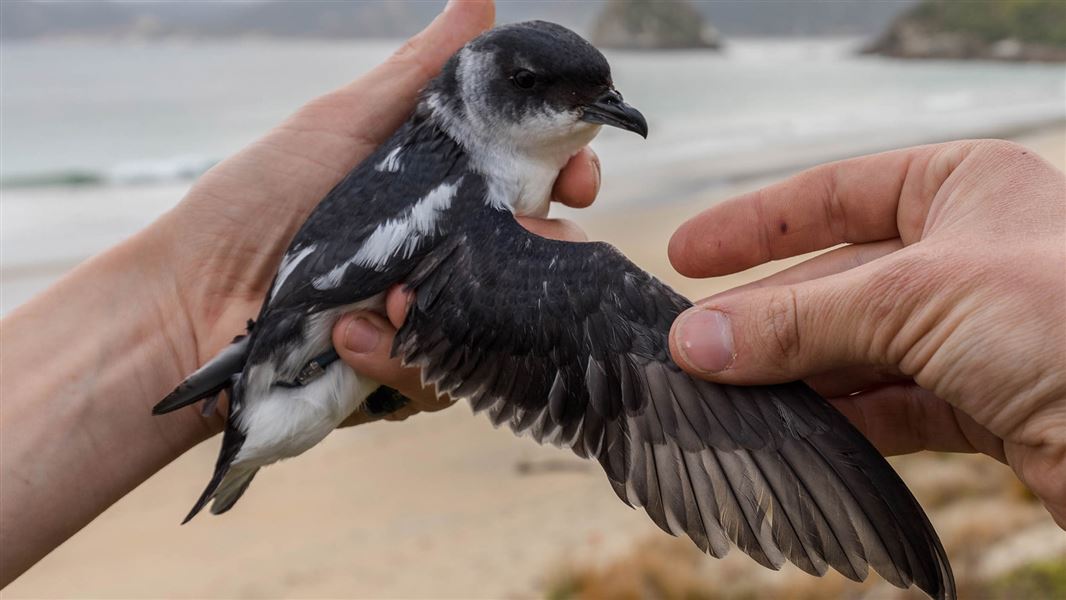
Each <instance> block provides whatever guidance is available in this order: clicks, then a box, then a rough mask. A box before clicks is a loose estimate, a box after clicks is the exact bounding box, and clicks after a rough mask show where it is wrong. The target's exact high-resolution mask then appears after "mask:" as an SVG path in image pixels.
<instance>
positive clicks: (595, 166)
mask: <svg viewBox="0 0 1066 600" xmlns="http://www.w3.org/2000/svg"><path fill="white" fill-rule="evenodd" d="M591 154H592V157H591V158H589V166H590V167H592V172H593V173H595V174H596V194H594V195H598V194H599V193H600V157H599V156H596V153H595V152H592V153H591Z"/></svg>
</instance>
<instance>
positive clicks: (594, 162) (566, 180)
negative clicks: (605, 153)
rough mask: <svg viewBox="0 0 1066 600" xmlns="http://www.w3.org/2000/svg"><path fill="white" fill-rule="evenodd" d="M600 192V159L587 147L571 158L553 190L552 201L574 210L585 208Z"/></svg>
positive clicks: (560, 173)
mask: <svg viewBox="0 0 1066 600" xmlns="http://www.w3.org/2000/svg"><path fill="white" fill-rule="evenodd" d="M599 191H600V159H599V157H598V156H596V153H595V152H593V150H592V148H589V147H588V146H585V147H584V148H582V149H581V150H580V151H578V153H577V154H575V155H573V156H572V157H570V161H569V162H567V163H566V166H565V167H563V170H562V171H560V172H559V178H558V179H556V180H555V187H554V188H553V189H552V199H554V200H555V201H557V202H561V203H563V204H565V205H567V206H571V207H573V208H585V207H586V206H589V205H590V204H592V202H593V201H595V200H596V194H597V193H599Z"/></svg>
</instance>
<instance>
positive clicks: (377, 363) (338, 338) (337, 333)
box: [333, 312, 422, 391]
mask: <svg viewBox="0 0 1066 600" xmlns="http://www.w3.org/2000/svg"><path fill="white" fill-rule="evenodd" d="M395 334H396V330H395V329H393V327H392V325H391V324H390V323H389V322H388V321H387V320H385V319H384V318H382V317H380V316H378V315H376V314H374V313H369V312H362V313H352V314H349V315H345V316H344V317H342V318H341V319H340V320H338V321H337V324H336V325H334V327H333V347H334V348H336V349H337V354H339V355H340V357H341V360H343V361H344V362H346V363H348V366H350V367H352V368H353V369H355V371H356V372H357V373H361V374H363V375H365V376H366V377H368V378H370V379H373V380H374V381H377V382H379V383H382V384H384V385H387V386H389V387H391V388H394V389H398V390H402V391H408V390H411V389H415V390H418V389H421V387H422V386H421V385H420V384H419V379H418V370H417V369H408V368H404V367H402V366H400V360H399V359H396V358H393V357H392V356H391V352H392V339H393V337H394V336H395Z"/></svg>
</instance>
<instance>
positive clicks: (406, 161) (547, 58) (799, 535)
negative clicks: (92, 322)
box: [157, 22, 955, 598]
mask: <svg viewBox="0 0 1066 600" xmlns="http://www.w3.org/2000/svg"><path fill="white" fill-rule="evenodd" d="M602 124H608V125H613V126H619V127H623V128H625V129H629V130H632V131H636V132H638V133H641V134H642V135H644V134H646V133H647V129H646V124H645V123H644V120H643V117H641V116H640V113H638V112H637V111H635V110H634V109H632V108H631V107H629V106H628V105H626V104H625V103H624V102H622V99H621V96H619V95H618V94H617V92H615V91H614V89H613V86H612V83H611V79H610V70H609V67H608V65H607V62H606V60H605V59H604V58H603V56H602V55H600V53H599V52H598V51H596V50H595V49H594V48H593V47H592V46H590V45H589V44H588V43H587V42H585V41H584V40H582V39H581V38H580V37H578V36H577V35H576V34H574V33H572V32H570V31H569V30H566V29H564V28H562V27H560V26H557V25H553V24H549V23H543V22H532V23H523V24H517V25H510V26H506V27H500V28H497V29H494V30H492V31H489V32H487V33H485V34H483V35H482V36H481V37H479V38H477V39H475V40H474V41H472V42H471V43H470V44H468V45H467V46H466V47H465V48H464V49H463V50H461V51H460V52H459V53H457V54H456V56H454V57H453V58H452V59H451V60H450V61H449V62H448V63H447V64H446V66H445V67H444V69H443V71H442V73H441V74H440V76H438V77H437V78H436V79H435V80H434V81H433V82H432V83H431V84H430V85H429V86H428V87H427V88H426V90H424V92H423V95H422V98H421V101H420V103H419V105H418V107H417V109H416V111H415V113H414V114H413V115H412V116H411V118H410V119H409V120H408V121H407V122H406V123H405V124H404V125H403V126H402V127H401V128H400V129H399V130H398V131H397V132H396V133H395V134H394V135H393V136H392V138H390V139H389V141H388V142H386V143H385V144H384V145H383V146H381V147H380V148H379V149H378V150H377V151H376V152H375V153H374V154H373V155H372V156H370V157H369V158H367V159H366V160H365V161H364V162H363V163H362V164H360V165H359V166H357V167H356V168H355V169H354V170H353V171H352V172H351V173H350V174H349V175H348V176H347V177H345V178H344V180H343V181H341V182H340V183H339V184H337V186H336V187H335V188H334V189H333V190H332V191H331V192H330V193H329V194H328V195H327V196H326V198H325V199H324V200H323V201H322V202H321V204H320V205H319V206H318V208H317V209H316V210H315V212H314V213H313V214H312V215H311V217H310V218H309V219H308V221H307V223H306V224H305V225H304V226H303V228H302V229H301V230H300V231H299V233H298V234H297V235H296V238H295V239H294V240H293V242H292V245H291V247H290V248H289V250H288V252H287V253H286V255H285V257H284V259H283V261H282V263H281V265H280V267H279V269H278V274H277V276H276V278H275V281H274V284H273V286H272V289H271V291H270V293H269V296H268V298H267V300H266V302H265V303H264V305H263V308H262V310H261V311H260V314H259V317H258V318H257V319H256V321H255V324H254V326H253V327H250V328H249V332H248V335H247V336H246V337H241V338H238V339H237V340H235V343H234V345H233V346H231V347H230V348H229V349H227V350H224V351H223V352H222V353H221V354H220V355H219V356H218V357H217V358H216V359H214V360H212V361H211V362H209V363H208V364H207V365H205V366H204V367H203V368H202V369H200V370H199V371H197V372H196V373H195V374H193V375H192V376H190V377H189V379H188V380H186V382H183V383H182V384H181V386H179V387H178V388H177V389H176V390H175V392H174V393H172V394H171V395H170V396H168V397H167V398H166V399H164V400H163V401H162V402H161V403H160V404H159V405H158V406H157V412H166V411H169V410H173V409H175V408H178V407H180V406H184V405H187V404H190V403H192V402H194V401H196V400H198V399H200V398H204V397H208V396H211V395H213V394H216V393H217V392H218V391H219V390H221V389H224V388H226V389H229V390H230V398H231V400H230V414H229V418H228V421H227V426H226V430H225V434H224V437H223V444H222V450H221V452H220V456H219V461H218V464H217V466H216V472H215V475H214V477H213V478H212V480H211V482H210V484H209V485H208V487H207V489H206V490H205V491H204V494H203V496H202V497H201V498H200V500H199V501H198V502H197V503H196V505H195V507H194V508H193V510H192V512H191V513H190V515H189V517H188V518H192V516H194V515H195V514H196V513H197V512H198V511H199V510H200V509H201V508H203V506H205V505H206V503H207V502H209V501H211V500H214V504H213V506H212V512H215V513H219V512H223V511H225V510H228V509H229V508H230V507H231V506H232V505H233V503H234V502H236V500H237V499H238V498H239V497H240V495H241V494H242V493H243V492H244V491H245V489H246V488H247V486H248V484H249V482H250V481H251V479H252V477H253V476H254V475H255V473H256V471H257V470H258V469H259V468H260V467H262V466H264V465H267V464H270V463H273V462H275V461H277V460H279V459H282V458H287V457H291V456H295V455H297V454H300V453H302V452H303V451H305V450H307V449H308V448H310V447H311V446H313V445H314V444H316V443H318V442H319V441H320V440H321V439H322V438H324V437H325V436H326V434H328V433H329V432H330V431H331V430H332V429H333V428H334V427H336V425H338V424H339V423H340V422H341V421H343V420H344V418H346V417H347V416H348V415H349V414H350V413H352V412H353V411H354V410H356V409H357V408H358V407H360V406H361V405H362V403H363V402H364V401H365V400H366V398H367V397H368V396H370V395H371V394H372V393H374V392H375V390H377V389H378V388H379V386H378V384H377V383H376V382H373V381H369V380H367V379H366V378H365V377H363V376H360V375H357V374H356V373H354V372H352V371H351V370H350V369H349V368H348V367H347V366H346V365H344V364H342V363H341V362H339V361H335V360H329V359H328V358H326V359H324V358H323V357H329V355H330V352H331V350H332V348H331V342H330V332H331V330H332V327H333V325H334V324H335V322H336V320H337V318H338V317H339V316H340V315H341V314H342V313H344V312H347V311H350V310H353V309H355V308H360V307H361V308H368V309H372V310H381V308H382V299H383V294H384V293H385V291H386V290H387V289H388V288H389V286H391V285H393V284H396V283H405V284H407V285H408V286H409V288H410V289H411V290H413V292H414V297H415V300H414V302H413V303H412V306H411V307H410V309H409V312H408V315H407V318H406V321H405V323H404V325H403V327H402V328H401V329H400V331H399V332H398V334H397V337H396V341H395V346H394V348H393V350H394V352H395V353H396V354H397V355H399V356H400V357H401V358H402V359H403V360H404V361H405V362H406V363H408V364H412V365H417V366H419V367H420V368H421V369H422V373H423V378H424V380H425V381H426V382H430V383H433V384H435V385H436V387H437V390H438V392H440V393H442V394H445V393H446V394H449V395H451V396H452V397H455V398H467V399H468V400H469V401H470V402H471V404H472V406H473V408H474V409H475V410H476V411H486V412H487V413H488V415H489V418H490V419H491V420H492V422H493V423H494V424H496V425H500V424H507V425H508V426H509V427H511V428H512V429H513V430H514V431H516V432H517V433H528V434H529V435H531V436H532V437H533V438H534V439H535V440H537V441H538V442H551V443H554V444H557V445H561V446H565V447H569V448H571V449H572V450H573V451H574V452H575V453H577V454H578V455H580V456H583V457H589V458H594V459H595V460H597V461H598V462H599V463H600V464H601V465H602V467H603V469H604V471H605V472H606V473H607V477H608V480H609V481H610V483H611V485H612V487H613V488H614V490H615V492H616V493H617V494H618V496H619V498H621V499H622V500H623V501H625V502H627V503H628V504H630V505H633V506H640V507H644V509H645V510H646V511H647V513H648V515H649V516H650V517H651V518H652V519H653V520H654V521H655V523H656V524H658V525H659V527H661V528H662V529H664V530H666V531H668V532H671V533H674V534H681V533H684V534H686V535H688V536H689V537H690V538H691V539H692V540H693V541H694V542H695V543H696V544H697V545H698V546H699V547H700V548H702V549H703V550H704V551H707V552H709V553H711V554H713V555H714V556H719V557H720V556H723V555H724V554H725V553H726V552H727V551H728V549H729V543H730V542H733V543H735V544H737V545H738V546H739V547H740V548H741V549H742V550H744V552H746V553H747V554H749V555H751V556H752V557H753V558H754V559H755V560H757V561H758V562H760V563H761V564H763V565H765V566H767V567H769V568H773V569H777V568H780V566H781V565H782V564H783V563H784V562H785V561H786V560H788V561H791V562H793V563H795V564H796V565H797V566H799V567H800V568H801V569H803V570H805V571H807V572H809V573H812V574H815V575H821V574H824V573H825V572H826V570H827V569H828V568H829V567H832V568H834V569H836V570H837V571H839V572H841V573H843V574H844V575H845V576H847V577H849V578H851V579H855V580H862V579H864V578H865V577H866V574H867V571H868V568H869V567H871V566H872V567H873V568H874V569H875V570H877V571H878V572H879V573H880V574H881V575H882V576H883V577H884V578H885V579H887V580H888V581H890V582H892V583H893V584H895V585H897V586H901V587H908V586H910V585H917V586H918V587H920V588H921V589H922V590H924V591H926V592H927V593H928V594H929V595H930V596H933V597H935V598H953V597H954V596H955V588H954V582H953V579H952V575H951V571H950V567H949V565H948V561H947V558H946V556H945V553H944V550H943V548H942V546H941V544H940V541H939V539H938V538H937V536H936V533H935V531H934V530H933V528H932V526H931V525H930V523H929V521H928V519H927V518H926V516H925V514H924V512H923V511H922V509H921V507H920V506H919V505H918V503H917V501H916V500H915V499H914V497H913V496H912V495H911V493H910V492H909V491H908V490H907V488H906V486H905V485H904V484H903V482H902V481H901V480H900V479H899V477H898V476H897V475H896V473H895V472H894V471H893V470H892V468H891V467H890V466H889V465H888V463H887V462H886V461H885V460H884V458H883V457H882V456H881V455H880V454H879V453H878V452H877V451H876V450H875V449H874V448H873V447H872V446H871V445H870V444H869V443H868V442H867V441H866V439H865V438H863V436H862V435H861V434H860V433H859V432H858V431H857V430H855V429H854V428H853V427H852V426H851V425H850V424H849V423H848V421H847V420H846V419H845V418H844V417H843V416H842V415H841V414H840V413H838V412H837V411H836V410H835V409H833V408H832V407H831V406H830V405H829V404H828V403H827V402H826V401H825V400H823V399H822V398H821V397H819V396H818V395H817V394H816V393H814V392H813V391H812V390H810V389H809V388H808V387H806V386H805V385H804V384H802V383H793V384H788V385H778V386H762V387H733V386H725V385H717V384H713V383H708V382H705V381H702V380H698V379H695V378H692V377H690V376H689V375H687V374H685V373H684V372H683V371H682V370H681V369H680V368H679V367H678V366H677V365H676V364H675V363H674V362H673V361H672V359H671V358H670V354H669V351H668V346H667V336H668V333H669V330H670V325H671V323H672V322H673V320H674V318H675V317H677V315H678V314H679V313H680V312H682V311H683V310H685V309H686V308H688V307H689V306H690V303H689V301H688V300H686V299H684V298H683V297H681V296H680V295H678V294H677V293H675V292H674V291H673V290H671V289H670V288H669V287H667V286H666V285H664V284H663V283H661V282H659V281H658V280H656V279H655V278H654V277H652V276H651V275H649V274H647V273H645V272H643V271H642V270H640V269H639V268H638V267H636V266H635V265H633V264H632V263H630V262H629V261H628V260H627V259H626V258H625V257H624V256H622V255H621V254H620V253H619V252H618V251H617V250H615V249H614V248H613V247H611V246H609V245H606V244H602V243H588V244H574V243H567V242H560V241H554V240H548V239H544V238H540V237H538V236H536V235H534V234H532V233H529V232H528V231H526V230H525V229H523V228H522V227H521V226H520V225H518V224H517V222H516V221H515V219H514V216H515V215H543V214H545V213H546V211H547V205H548V200H549V194H550V190H551V186H552V183H553V182H554V179H555V176H556V174H557V173H558V170H559V169H560V168H561V167H562V165H563V164H565V162H566V161H567V160H568V158H569V157H570V156H571V155H573V153H574V152H576V151H577V150H578V149H580V148H581V147H582V146H584V145H585V144H586V143H588V142H589V141H590V140H591V139H592V138H593V137H594V136H595V134H596V133H597V131H598V129H599V126H600V125H602Z"/></svg>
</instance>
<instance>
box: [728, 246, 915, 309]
mask: <svg viewBox="0 0 1066 600" xmlns="http://www.w3.org/2000/svg"><path fill="white" fill-rule="evenodd" d="M902 247H903V242H902V241H901V240H900V239H899V238H894V239H891V240H884V241H880V242H868V243H865V244H848V245H846V246H842V247H840V248H835V249H833V250H830V251H829V252H826V253H824V254H819V255H818V256H815V257H813V258H810V259H808V260H805V261H803V262H801V263H800V264H798V265H794V266H792V267H789V268H787V269H785V270H783V271H778V272H777V273H774V274H773V275H770V276H768V277H763V278H762V279H759V280H756V281H752V282H751V283H746V284H744V285H740V286H737V287H735V288H733V289H731V290H727V291H725V292H722V293H721V294H718V296H724V295H726V294H732V293H736V292H743V291H745V290H750V289H753V288H763V287H770V286H775V285H792V284H794V283H800V282H802V281H808V280H811V279H818V278H820V277H827V276H829V275H835V274H837V273H840V272H842V271H847V270H848V269H853V268H855V267H859V266H862V265H864V264H866V263H868V262H872V261H874V260H877V259H878V258H881V257H882V256H885V255H887V254H891V253H893V252H895V251H896V250H899V249H900V248H902Z"/></svg>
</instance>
